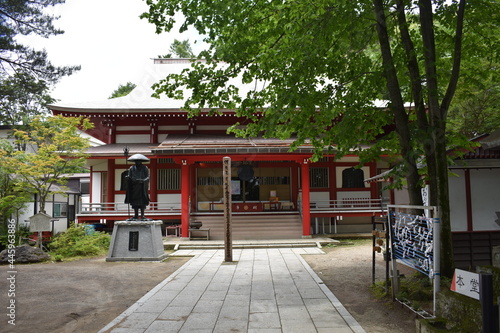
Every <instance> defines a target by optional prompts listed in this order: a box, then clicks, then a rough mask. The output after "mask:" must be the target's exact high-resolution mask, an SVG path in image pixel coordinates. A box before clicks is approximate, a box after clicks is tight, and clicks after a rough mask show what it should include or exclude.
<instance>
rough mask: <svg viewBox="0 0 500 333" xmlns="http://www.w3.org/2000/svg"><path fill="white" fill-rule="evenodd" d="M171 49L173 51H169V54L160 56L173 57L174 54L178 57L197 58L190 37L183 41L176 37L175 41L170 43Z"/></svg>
mask: <svg viewBox="0 0 500 333" xmlns="http://www.w3.org/2000/svg"><path fill="white" fill-rule="evenodd" d="M169 51H170V52H171V53H168V54H167V55H164V56H160V58H172V54H174V55H175V56H176V57H178V58H187V59H193V58H195V55H194V53H193V50H192V49H191V44H189V39H186V40H183V41H180V40H177V39H174V42H173V43H172V44H170V48H169Z"/></svg>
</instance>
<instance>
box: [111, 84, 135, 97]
mask: <svg viewBox="0 0 500 333" xmlns="http://www.w3.org/2000/svg"><path fill="white" fill-rule="evenodd" d="M135 87H137V85H136V84H135V83H132V82H127V83H125V84H120V85H119V86H118V88H117V89H116V90H115V91H113V93H112V94H111V96H109V99H111V98H117V97H123V96H127V95H128V94H130V92H131V91H132V90H134V89H135Z"/></svg>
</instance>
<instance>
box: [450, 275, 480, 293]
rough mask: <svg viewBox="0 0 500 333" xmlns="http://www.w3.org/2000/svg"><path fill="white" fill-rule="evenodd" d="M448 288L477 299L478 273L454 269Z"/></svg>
mask: <svg viewBox="0 0 500 333" xmlns="http://www.w3.org/2000/svg"><path fill="white" fill-rule="evenodd" d="M450 290H452V291H455V292H457V293H459V294H462V295H465V296H469V297H472V298H474V299H477V300H479V274H478V273H471V272H468V271H463V270H461V269H455V274H454V275H453V280H452V281H451V287H450Z"/></svg>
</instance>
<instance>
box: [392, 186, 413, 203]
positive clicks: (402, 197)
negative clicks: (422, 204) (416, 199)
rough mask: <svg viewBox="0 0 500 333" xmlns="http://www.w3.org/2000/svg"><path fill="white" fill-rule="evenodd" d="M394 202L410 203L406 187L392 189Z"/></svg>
mask: <svg viewBox="0 0 500 333" xmlns="http://www.w3.org/2000/svg"><path fill="white" fill-rule="evenodd" d="M394 204H395V205H409V204H410V196H409V194H408V190H407V189H406V188H403V189H402V190H394Z"/></svg>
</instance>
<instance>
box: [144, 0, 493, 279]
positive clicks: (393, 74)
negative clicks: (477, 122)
mask: <svg viewBox="0 0 500 333" xmlns="http://www.w3.org/2000/svg"><path fill="white" fill-rule="evenodd" d="M147 3H148V5H149V11H148V12H147V13H144V14H143V15H142V16H143V17H144V18H147V19H148V20H149V22H151V23H153V24H155V25H156V30H157V32H162V31H170V30H171V29H172V28H173V26H174V23H175V21H176V19H178V18H179V17H182V20H183V22H182V24H181V28H180V31H181V32H182V31H185V30H187V29H188V27H190V26H193V27H194V28H196V29H197V31H198V32H199V33H200V34H201V35H203V36H205V40H204V41H205V42H206V43H207V44H208V45H210V47H209V49H208V50H205V51H202V52H201V53H200V54H199V55H198V58H205V59H206V61H205V62H204V61H198V62H193V63H192V65H191V68H189V69H187V70H185V71H184V72H183V73H181V74H180V75H170V76H169V77H167V78H166V79H165V80H162V81H160V82H159V83H158V84H156V85H155V86H154V87H155V89H156V93H157V95H160V94H163V93H165V94H168V95H170V96H171V97H175V96H177V97H182V96H183V92H184V91H185V90H190V93H191V95H190V96H189V97H188V98H187V102H186V105H185V108H186V109H187V110H190V111H191V112H192V113H193V114H196V113H197V112H198V111H199V110H200V108H202V107H214V108H235V109H236V110H237V113H238V114H239V115H241V116H246V117H247V118H249V119H251V120H253V122H250V123H248V124H245V125H246V126H245V127H244V128H241V127H237V126H238V124H237V125H236V126H235V127H234V128H233V130H234V131H235V132H236V133H237V134H239V135H251V136H254V135H257V134H259V133H262V132H263V133H265V135H266V136H268V137H278V138H284V137H290V136H292V135H293V136H296V138H297V140H296V142H295V144H294V145H293V146H292V149H294V148H295V147H297V146H298V145H300V144H301V143H303V142H304V141H305V140H307V139H309V140H311V142H312V143H313V145H314V146H315V147H316V152H317V154H318V155H321V154H322V151H323V149H324V148H325V147H329V151H330V152H331V153H335V156H336V157H337V158H339V157H341V156H343V155H344V154H347V153H352V152H353V151H355V152H357V153H358V154H359V155H360V156H361V159H362V161H366V160H370V159H373V158H374V157H377V156H379V155H380V154H381V153H384V154H387V153H392V154H397V155H399V156H401V157H402V159H403V162H404V163H403V165H402V168H401V169H399V170H401V171H402V173H403V174H404V175H405V178H406V183H407V188H408V192H409V195H410V202H411V203H412V204H416V205H421V204H422V197H421V193H420V189H421V186H422V184H423V183H422V175H421V174H419V167H418V160H419V158H420V157H421V156H423V157H424V161H425V165H426V168H425V171H426V174H427V176H428V177H427V179H428V181H429V182H430V189H431V196H430V197H431V204H433V205H439V206H440V207H441V213H442V223H441V224H442V233H441V235H442V250H441V260H442V266H444V271H443V274H444V275H451V274H452V269H453V263H452V258H453V255H452V252H451V227H450V220H449V199H448V169H447V148H448V147H449V145H450V141H449V137H448V136H447V135H446V119H447V115H448V111H449V108H450V104H451V102H452V100H453V97H454V95H455V92H456V89H457V85H458V84H459V78H460V75H461V74H462V75H464V73H461V64H462V60H463V59H467V64H475V63H479V62H483V63H484V61H485V60H486V61H485V62H486V63H487V65H486V66H484V67H481V68H479V67H476V68H474V66H472V65H471V66H467V67H464V68H462V71H463V70H464V69H467V70H468V71H469V75H470V76H473V74H474V71H476V73H475V74H476V77H477V75H478V71H481V72H482V73H491V71H493V70H494V69H495V68H497V66H498V64H499V54H500V53H499V45H500V43H499V37H500V36H499V33H498V27H499V26H500V3H499V2H498V1H492V0H473V1H465V0H460V1H455V0H451V1H442V0H434V1H432V0H415V1H410V0H388V1H384V0H370V1H368V0H360V1H350V0H319V1H305V0H298V1H282V0H278V1H274V0H272V1H247V0H236V1H233V0H232V1H227V0H226V1H224V0H221V1H208V0H200V1H196V2H193V1H190V0H168V1H167V0H147ZM176 13H182V15H179V16H176V15H175V14H176ZM221 64H223V65H221ZM234 79H239V80H241V82H243V83H247V84H249V83H252V82H259V83H260V85H259V86H260V87H261V88H260V89H254V90H250V91H249V92H248V93H247V94H246V95H245V96H243V97H241V96H240V95H239V93H240V91H239V88H238V86H237V85H231V84H229V82H231V80H234ZM377 100H378V101H380V100H383V101H387V102H386V103H385V106H384V107H377V104H376V102H375V101H377ZM257 114H258V115H259V116H257ZM304 124H310V125H309V126H304ZM367 146H368V147H370V148H369V149H366V147H367Z"/></svg>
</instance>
